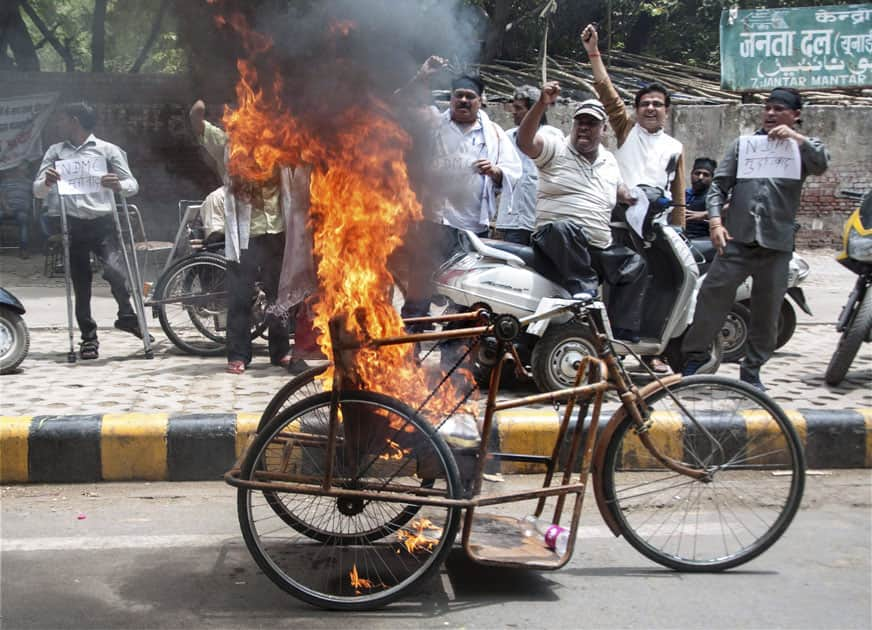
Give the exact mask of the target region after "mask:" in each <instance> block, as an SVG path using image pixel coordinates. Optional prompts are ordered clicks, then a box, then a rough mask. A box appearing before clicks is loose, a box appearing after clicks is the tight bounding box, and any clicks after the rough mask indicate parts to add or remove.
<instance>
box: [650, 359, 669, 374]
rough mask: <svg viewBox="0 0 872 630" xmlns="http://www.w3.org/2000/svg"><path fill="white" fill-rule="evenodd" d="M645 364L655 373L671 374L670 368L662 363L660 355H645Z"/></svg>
mask: <svg viewBox="0 0 872 630" xmlns="http://www.w3.org/2000/svg"><path fill="white" fill-rule="evenodd" d="M644 361H645V365H647V366H648V369H650V370H651V371H652V372H654V373H655V374H672V368H670V367H669V366H668V365H667V364H666V363H664V362H663V361H662V360H661V359H660V357H645V358H644Z"/></svg>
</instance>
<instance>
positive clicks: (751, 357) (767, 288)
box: [682, 87, 830, 389]
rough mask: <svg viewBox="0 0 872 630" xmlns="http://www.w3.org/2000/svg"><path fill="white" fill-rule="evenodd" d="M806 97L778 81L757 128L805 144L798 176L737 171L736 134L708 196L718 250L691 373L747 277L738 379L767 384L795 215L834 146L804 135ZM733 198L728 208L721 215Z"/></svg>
mask: <svg viewBox="0 0 872 630" xmlns="http://www.w3.org/2000/svg"><path fill="white" fill-rule="evenodd" d="M801 116H802V98H801V97H800V95H799V92H797V91H796V90H794V89H791V88H781V87H779V88H775V89H774V90H772V92H771V93H770V94H769V97H768V98H767V99H766V103H765V105H764V107H763V115H762V125H761V128H760V129H759V130H757V132H756V134H757V135H767V136H769V138H771V139H773V140H790V141H793V142H795V143H796V144H797V145H798V146H799V158H800V162H801V171H800V178H799V179H789V178H786V177H777V178H773V177H749V178H741V179H740V178H738V177H737V172H738V166H739V146H740V142H739V140H740V139H738V138H737V139H736V140H734V141H733V143H732V145H730V148H729V149H728V150H727V152H726V155H725V156H724V159H723V160H722V161H721V163H720V165H719V166H718V168H717V169H716V170H715V175H714V180H713V181H712V185H711V187H710V188H709V192H708V195H707V197H706V209H707V210H708V215H709V236H710V237H711V240H712V244H713V245H714V246H715V248H716V249H717V250H718V255H717V256H716V257H715V260H714V262H713V263H712V266H711V268H710V269H709V272H708V275H707V276H706V278H705V281H704V282H703V285H702V287H701V288H700V292H699V296H698V297H697V302H696V316H695V317H694V321H693V326H691V328H690V330H689V331H688V333H687V335H686V336H685V338H684V342H683V344H682V350H683V351H684V353H685V354H686V355H687V363H686V365H685V368H684V370H683V373H684V374H685V375H689V374H693V373H695V372H696V371H697V370H698V369H699V367H700V365H702V364H703V363H704V362H705V361H706V359H707V358H708V357H707V355H708V350H707V348H708V346H709V344H710V343H711V341H712V339H714V337H715V335H716V334H718V331H720V329H721V327H722V325H723V323H724V319H725V318H726V316H727V313H728V312H729V310H730V307H731V306H732V303H733V299H734V297H735V295H736V289H737V288H738V286H739V285H740V284H741V283H742V282H743V281H744V280H745V278H747V277H748V276H751V278H752V279H753V281H754V282H753V288H752V290H751V330H750V334H749V337H748V346H747V348H748V349H747V351H746V353H745V358H744V360H743V361H742V365H741V368H740V370H739V378H741V379H742V380H743V381H745V382H746V383H750V384H751V385H753V386H755V387H757V388H758V389H765V388H764V387H763V383H762V382H761V381H760V367H761V366H762V365H763V364H764V363H766V361H768V360H769V357H770V356H772V352H773V351H774V350H775V339H776V333H777V322H778V311H779V308H780V307H781V301H782V300H783V299H784V293H785V292H786V291H787V275H788V264H789V262H790V258H791V256H792V253H793V248H794V241H793V237H794V221H795V220H796V211H797V209H798V208H799V201H800V194H801V193H802V184H803V182H804V181H805V178H806V177H807V176H808V175H820V174H822V173H823V172H824V171H826V170H827V165H828V163H829V158H830V156H829V153H828V152H827V149H826V147H825V146H824V144H823V143H822V142H821V141H820V140H819V139H817V138H810V137H807V136H804V135H803V134H801V133H800V132H799V131H798V129H797V127H798V126H799V125H800V123H801ZM728 198H729V199H730V208H729V212H727V213H726V216H722V214H723V213H722V210H723V206H724V203H725V202H726V200H727V199H728Z"/></svg>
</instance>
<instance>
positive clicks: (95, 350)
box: [79, 339, 100, 361]
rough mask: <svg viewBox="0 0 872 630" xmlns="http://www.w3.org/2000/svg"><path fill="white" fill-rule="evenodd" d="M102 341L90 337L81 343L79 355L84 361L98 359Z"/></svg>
mask: <svg viewBox="0 0 872 630" xmlns="http://www.w3.org/2000/svg"><path fill="white" fill-rule="evenodd" d="M99 348H100V343H99V342H98V341H97V340H96V339H89V340H88V341H83V342H82V343H80V344H79V356H81V357H82V360H83V361H88V360H91V359H96V358H97V357H98V356H99V355H100V353H99Z"/></svg>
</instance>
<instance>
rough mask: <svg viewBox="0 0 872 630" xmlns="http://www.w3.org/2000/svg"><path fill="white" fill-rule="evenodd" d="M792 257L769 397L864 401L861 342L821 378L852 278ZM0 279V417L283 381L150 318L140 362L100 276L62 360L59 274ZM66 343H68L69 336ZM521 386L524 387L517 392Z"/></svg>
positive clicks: (258, 396) (801, 404)
mask: <svg viewBox="0 0 872 630" xmlns="http://www.w3.org/2000/svg"><path fill="white" fill-rule="evenodd" d="M802 255H803V256H804V257H805V258H806V259H807V260H808V262H809V264H810V265H811V269H812V270H811V274H810V275H809V278H808V280H807V281H806V283H805V284H804V285H803V289H804V291H805V293H806V297H807V299H808V302H809V304H810V305H811V308H812V310H813V311H814V316H813V317H809V316H807V315H806V314H804V313H802V312H798V322H799V323H798V325H797V329H796V333H795V334H794V336H793V338H792V339H791V340H790V341H789V342H788V343H787V345H786V346H784V347H783V348H782V349H781V350H779V351H778V352H777V353H776V354H775V356H774V357H773V359H772V360H771V361H770V362H769V364H767V365H766V367H765V368H764V370H763V379H764V382H765V383H766V384H767V386H768V387H769V393H770V394H771V395H772V396H773V397H774V398H775V399H776V400H777V401H778V402H779V403H781V404H782V405H783V406H785V407H787V408H802V409H855V408H858V407H872V344H865V345H863V346H862V347H861V349H860V354H859V356H858V357H857V358H856V359H855V361H854V363H853V365H852V368H851V371H850V372H849V374H848V377H847V378H846V379H845V381H843V383H842V384H841V385H840V386H839V387H829V386H827V385H826V384H825V383H824V381H823V374H824V371H825V369H826V366H827V363H828V362H829V359H830V356H831V355H832V352H833V349H834V348H835V347H836V344H837V342H838V338H839V336H838V334H837V333H836V331H835V326H834V323H835V321H836V318H837V317H838V314H839V311H840V309H841V307H842V305H843V304H844V301H845V299H846V298H847V295H848V293H849V292H850V290H851V287H852V286H853V282H854V278H855V276H854V275H853V274H851V273H850V272H848V271H847V270H845V269H844V268H842V267H841V265H839V264H838V263H836V262H835V260H834V259H833V253H832V252H829V251H826V250H812V251H807V252H802ZM0 283H2V286H4V287H6V288H8V289H10V290H12V291H13V293H15V295H16V296H18V298H19V299H20V300H21V301H22V302H23V303H24V305H25V308H27V309H28V312H27V314H26V316H25V320H26V322H27V324H28V326H29V327H30V329H31V344H30V354H29V355H28V357H27V358H26V359H25V361H24V362H23V363H22V365H21V368H20V371H19V372H18V373H17V374H11V375H7V376H3V377H0V398H2V411H0V416H12V415H41V414H50V415H60V414H63V415H68V414H94V413H98V414H99V413H131V412H139V413H152V412H168V413H237V412H248V413H259V412H261V411H262V410H263V408H264V407H265V406H266V404H267V402H268V401H269V399H270V398H271V397H272V395H273V393H275V391H276V390H278V389H279V387H281V385H282V384H283V383H285V382H286V381H287V379H288V376H287V374H285V373H284V372H283V371H282V370H281V369H279V368H277V367H272V366H270V365H269V361H268V358H267V356H266V345H265V342H258V344H257V345H256V355H255V359H254V362H253V363H252V365H251V366H250V369H249V370H248V371H246V373H245V374H243V375H241V376H233V375H229V374H225V373H224V361H223V359H222V358H220V357H216V358H200V357H193V356H189V355H185V354H183V353H182V352H180V351H179V350H177V349H176V348H175V346H173V345H172V343H170V342H169V340H168V339H167V338H166V336H165V335H164V334H163V331H162V330H161V329H160V326H159V325H158V323H157V322H156V321H153V320H152V321H151V323H150V327H151V331H152V334H153V335H154V336H155V338H156V342H155V344H154V352H155V358H154V359H152V360H146V359H144V358H142V344H141V342H140V341H139V340H137V339H136V338H134V337H132V336H130V335H127V334H124V333H121V332H119V331H116V330H114V329H113V328H111V326H112V322H113V321H114V319H115V303H114V300H113V299H112V297H111V295H110V293H109V288H108V286H107V285H106V283H105V282H103V281H102V280H101V279H95V290H94V298H93V301H92V302H93V310H94V314H95V318H96V319H97V321H98V323H99V324H100V326H101V329H100V332H99V334H100V358H99V359H97V360H96V361H85V362H83V361H79V362H78V363H76V364H68V363H67V362H66V354H67V350H68V348H69V341H68V336H67V331H66V305H65V299H64V289H63V278H58V277H55V278H46V277H45V276H44V275H43V273H42V258H41V257H39V256H34V257H33V258H31V259H30V260H28V261H21V260H19V259H18V258H17V257H15V256H13V255H9V254H5V255H2V256H0ZM149 316H150V312H149ZM75 341H76V344H77V346H76V347H78V337H77V338H76V339H75ZM632 364H633V362H632V360H631V361H628V365H632ZM719 373H720V374H723V375H726V376H738V367H737V366H736V365H735V364H726V365H724V366H723V367H722V368H721V370H720V372H719ZM528 392H532V389H529V390H527V392H519V393H521V394H523V393H528Z"/></svg>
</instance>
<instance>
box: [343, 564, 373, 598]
mask: <svg viewBox="0 0 872 630" xmlns="http://www.w3.org/2000/svg"><path fill="white" fill-rule="evenodd" d="M348 579H349V580H351V586H352V588H354V594H355V595H360V594H361V592H360V589H362V588H365V589H370V590H371V589H373V588H374V586H373V583H372V580H367V579H366V578H361V577H359V576H358V574H357V564H353V565H352V566H351V571H350V572H349V573H348Z"/></svg>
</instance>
